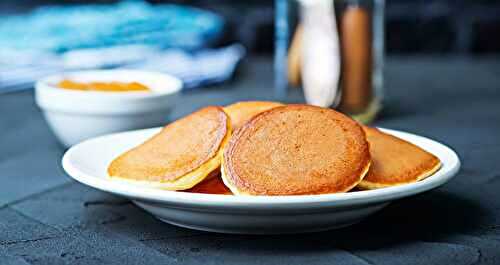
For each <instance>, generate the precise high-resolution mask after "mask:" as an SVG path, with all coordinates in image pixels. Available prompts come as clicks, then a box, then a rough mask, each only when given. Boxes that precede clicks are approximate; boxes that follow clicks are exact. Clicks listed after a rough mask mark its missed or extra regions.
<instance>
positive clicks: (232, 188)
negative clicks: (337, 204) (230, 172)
mask: <svg viewBox="0 0 500 265" xmlns="http://www.w3.org/2000/svg"><path fill="white" fill-rule="evenodd" d="M370 166H371V161H369V162H368V164H367V165H366V167H365V168H364V169H363V171H362V172H361V174H360V178H359V181H357V182H355V183H354V184H353V185H352V186H350V187H348V188H347V189H346V190H344V191H338V192H332V193H311V194H300V195H318V194H334V193H345V192H348V191H350V190H352V189H354V188H355V187H358V185H359V184H360V183H361V182H362V181H363V179H364V178H365V176H366V174H368V171H369V170H370ZM220 171H221V179H222V182H223V183H224V185H226V187H228V188H229V190H230V191H231V192H232V193H233V195H237V196H297V195H294V194H288V195H287V194H282V195H255V194H251V193H248V192H242V191H240V190H238V188H236V186H234V185H233V184H232V183H231V181H230V180H229V179H228V178H227V175H226V171H225V167H224V157H223V158H222V160H221V166H220ZM300 195H299V196H300Z"/></svg>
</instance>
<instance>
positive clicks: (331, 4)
mask: <svg viewBox="0 0 500 265" xmlns="http://www.w3.org/2000/svg"><path fill="white" fill-rule="evenodd" d="M277 1H278V2H279V1H282V3H281V4H282V5H283V4H284V3H286V2H287V1H288V0H277ZM278 2H277V6H276V7H277V8H279V4H278ZM297 2H298V10H299V21H298V23H297V27H296V28H295V33H294V34H293V38H292V41H291V44H290V46H289V48H288V52H287V53H285V54H288V56H284V57H283V58H279V56H277V57H276V58H275V59H276V60H282V61H281V62H275V67H276V75H277V76H276V80H278V81H279V80H280V79H285V80H286V78H287V77H288V81H289V83H290V84H291V85H292V86H300V85H302V88H303V91H304V96H305V99H306V102H307V103H309V104H313V105H318V106H323V107H332V108H336V109H339V110H340V111H342V112H344V113H346V114H349V115H351V116H352V117H353V118H355V119H357V120H359V121H361V122H365V123H366V122H369V121H371V120H373V119H374V117H375V116H376V114H377V112H378V111H379V110H380V106H381V103H380V102H381V99H382V86H383V64H384V5H385V3H384V0H357V1H355V0H297ZM281 11H282V12H283V10H281ZM286 12H287V13H286V17H287V18H288V17H290V16H289V12H288V10H286ZM284 14H285V13H282V14H279V10H277V18H276V19H277V20H279V16H280V15H281V16H282V15H284ZM282 26H283V25H282ZM282 28H283V27H282ZM276 30H277V31H278V30H279V28H278V27H277V28H276ZM285 31H286V32H288V29H287V30H285ZM281 33H283V32H281ZM278 35H279V34H278V33H277V37H278ZM282 35H283V34H282ZM280 40H281V41H282V42H283V41H285V40H286V38H284V37H283V36H281V39H280V38H277V40H276V41H277V45H276V55H279V54H283V51H280V50H279V49H280V48H281V49H282V47H283V46H284V45H280V44H279V42H280ZM286 46H288V45H286ZM283 61H285V63H283ZM280 67H287V69H286V70H284V69H280ZM279 75H281V76H279ZM285 83H286V82H281V83H280V82H277V83H276V85H277V86H279V85H284V84H285ZM281 89H282V90H283V89H284V88H281ZM277 90H278V91H279V90H280V88H279V87H278V88H277Z"/></svg>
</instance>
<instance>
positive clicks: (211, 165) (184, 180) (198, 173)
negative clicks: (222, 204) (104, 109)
mask: <svg viewBox="0 0 500 265" xmlns="http://www.w3.org/2000/svg"><path fill="white" fill-rule="evenodd" d="M224 113H225V112H224ZM226 115H227V113H226ZM231 135H232V125H231V119H229V116H228V119H227V126H226V135H225V136H224V139H223V140H222V143H221V144H220V146H219V149H218V150H217V153H216V155H215V156H214V157H212V158H211V159H209V160H208V161H207V162H205V163H203V164H202V165H201V166H199V167H198V168H196V169H194V170H193V171H191V172H189V173H187V174H185V175H183V176H181V177H178V178H177V179H176V180H174V181H146V180H132V179H126V178H121V177H119V176H110V175H108V178H109V179H111V180H112V181H116V182H121V183H125V184H132V185H135V186H140V187H144V188H154V189H162V190H174V191H175V190H187V189H190V188H192V187H194V186H195V185H196V184H198V183H200V182H202V181H203V180H204V179H205V178H207V177H209V176H210V175H211V173H212V172H213V171H215V170H217V169H218V168H219V167H220V166H221V162H222V159H223V153H224V149H225V147H226V145H227V144H228V143H229V140H230V139H231Z"/></svg>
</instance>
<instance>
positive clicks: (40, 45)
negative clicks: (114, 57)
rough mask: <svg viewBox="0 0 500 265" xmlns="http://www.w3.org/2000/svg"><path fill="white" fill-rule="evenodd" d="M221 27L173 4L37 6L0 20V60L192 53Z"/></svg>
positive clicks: (208, 15)
mask: <svg viewBox="0 0 500 265" xmlns="http://www.w3.org/2000/svg"><path fill="white" fill-rule="evenodd" d="M223 27H224V21H223V19H222V18H221V17H219V16H218V15H216V14H214V13H212V12H209V11H204V10H201V9H197V8H193V7H186V6H179V5H150V4H148V3H146V2H142V1H126V2H120V3H117V4H113V5H73V6H52V7H41V8H39V9H37V10H35V11H33V12H31V13H29V14H27V15H20V16H7V17H3V18H1V19H0V47H1V48H2V49H0V55H1V54H2V53H4V52H9V51H11V50H37V51H38V50H43V51H51V52H65V51H68V50H73V49H82V48H97V47H109V46H115V45H131V44H145V45H153V46H158V47H161V48H183V49H191V50H192V49H199V48H202V47H206V45H207V44H209V43H211V42H212V41H214V40H216V39H217V38H218V37H219V36H220V35H221V33H222V30H223Z"/></svg>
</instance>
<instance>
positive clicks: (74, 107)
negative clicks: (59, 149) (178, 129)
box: [35, 70, 182, 147]
mask: <svg viewBox="0 0 500 265" xmlns="http://www.w3.org/2000/svg"><path fill="white" fill-rule="evenodd" d="M63 79H69V80H72V81H77V82H96V81H99V82H112V81H117V82H125V83H129V82H139V83H141V84H143V85H145V86H147V87H149V88H150V89H151V90H152V91H148V92H137V91H134V92H97V91H78V90H69V89H61V88H58V87H56V85H57V83H58V82H59V81H61V80H63ZM181 88H182V82H181V81H180V80H179V79H178V78H175V77H173V76H170V75H167V74H162V73H155V72H146V71H135V70H95V71H80V72H71V73H64V74H61V75H54V76H49V77H47V78H44V79H42V80H39V81H38V82H37V83H36V85H35V101H36V103H37V105H38V106H39V107H40V108H41V109H42V111H43V115H44V116H45V119H46V120H47V122H48V124H49V126H50V127H51V128H52V130H53V131H54V134H55V135H56V136H57V138H58V139H59V140H60V142H61V143H62V144H63V145H65V146H66V147H69V146H72V145H74V144H76V143H79V142H81V141H83V140H85V139H88V138H92V137H95V136H99V135H103V134H107V133H113V132H120V131H126V130H132V129H140V128H147V127H152V126H159V125H163V124H165V123H166V122H168V114H169V111H170V110H171V108H172V107H173V104H174V102H175V100H176V99H177V94H178V93H177V92H178V91H179V90H180V89H181Z"/></svg>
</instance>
